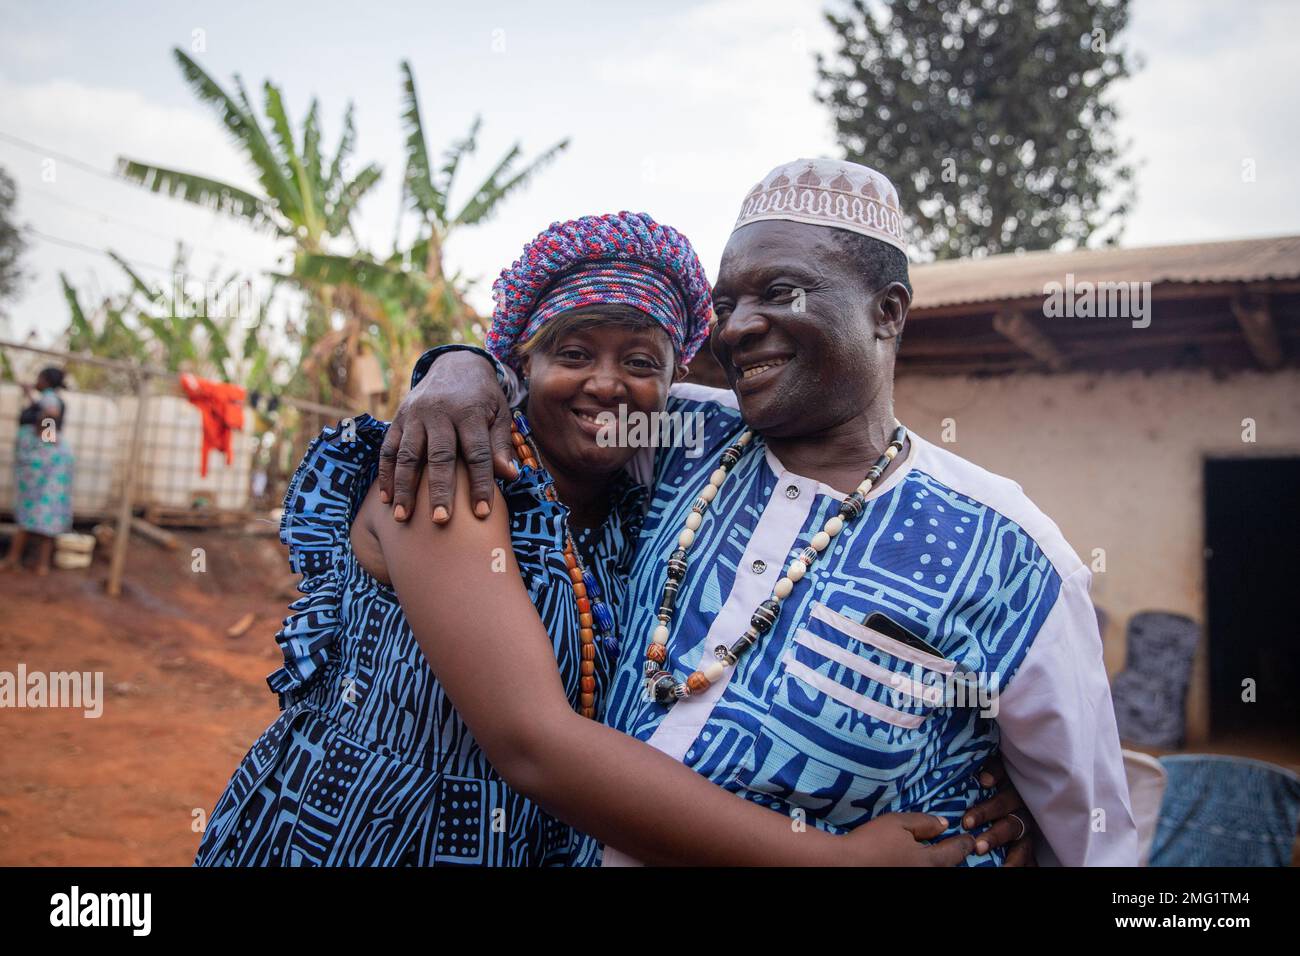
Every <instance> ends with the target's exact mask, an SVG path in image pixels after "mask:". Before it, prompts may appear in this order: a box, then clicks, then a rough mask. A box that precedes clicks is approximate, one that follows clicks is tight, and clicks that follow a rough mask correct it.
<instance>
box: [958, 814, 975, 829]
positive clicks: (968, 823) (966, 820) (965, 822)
mask: <svg viewBox="0 0 1300 956" xmlns="http://www.w3.org/2000/svg"><path fill="white" fill-rule="evenodd" d="M961 825H962V826H963V827H965V828H966V829H967V830H969V829H970V828H971V827H973V826H974V825H975V818H974V817H972V816H964V817H962V818H961Z"/></svg>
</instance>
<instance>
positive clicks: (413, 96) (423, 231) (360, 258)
mask: <svg viewBox="0 0 1300 956" xmlns="http://www.w3.org/2000/svg"><path fill="white" fill-rule="evenodd" d="M401 79H402V101H403V109H402V122H403V126H404V128H405V131H406V173H405V176H404V177H403V181H402V200H403V208H404V211H405V212H407V213H408V214H409V215H410V216H412V217H413V219H414V221H415V222H414V224H415V229H414V234H413V235H414V238H413V239H412V240H411V242H410V243H409V245H406V246H405V247H402V246H401V245H400V239H395V240H394V250H393V252H392V253H390V254H389V255H388V256H386V257H384V258H382V259H380V258H378V257H376V256H374V255H371V254H370V253H367V252H359V253H357V254H355V255H352V256H340V255H332V254H328V253H307V254H304V255H303V256H301V257H300V258H299V260H298V261H297V263H296V269H295V273H294V276H293V277H294V278H295V279H296V280H297V281H299V282H300V283H302V284H304V285H306V286H308V287H319V288H324V287H330V286H333V287H335V288H336V289H339V290H346V291H345V292H341V293H340V294H341V295H343V296H344V297H345V299H346V301H347V304H348V306H349V310H350V311H351V313H352V314H354V315H355V316H356V317H357V318H358V320H359V326H358V328H357V329H355V330H353V329H343V330H339V332H337V333H336V338H337V339H338V340H339V341H340V342H341V341H343V340H346V339H347V338H348V336H349V335H359V336H360V337H361V338H362V339H363V340H364V341H366V342H367V343H368V344H369V345H370V346H371V347H372V348H373V349H374V351H375V352H376V354H377V355H378V356H379V358H380V361H381V363H382V364H383V365H384V367H385V371H386V374H387V377H388V381H389V385H390V387H389V389H388V401H387V407H386V409H385V413H386V414H388V415H391V414H392V413H393V412H394V411H395V410H396V407H397V403H398V402H399V401H400V399H401V396H402V393H403V391H404V387H405V381H404V379H405V375H406V370H407V369H409V368H410V367H411V365H412V364H414V362H415V359H416V357H418V355H419V354H420V352H421V351H422V350H423V349H424V348H426V347H428V346H429V345H432V344H438V343H441V342H447V341H453V340H456V341H464V340H466V339H471V338H474V337H476V335H477V333H476V332H475V328H474V323H475V320H476V319H477V316H476V315H475V314H474V310H473V309H472V308H471V307H470V306H469V304H468V303H467V302H466V301H465V298H464V295H465V292H466V291H467V289H468V288H469V283H468V282H467V281H466V280H465V278H464V277H463V276H462V275H461V274H460V273H454V274H448V272H447V269H446V264H445V262H444V260H443V249H444V247H445V244H446V242H447V239H448V238H449V237H450V236H451V235H453V234H454V233H455V232H457V231H458V230H460V229H462V228H465V227H470V226H474V225H477V224H479V223H482V222H484V221H486V220H487V219H488V218H490V217H491V216H492V215H493V214H494V213H495V212H496V211H497V210H498V209H499V208H500V206H501V204H502V202H504V200H505V199H506V198H507V197H508V196H510V195H511V194H513V193H515V192H517V191H518V190H520V189H522V188H523V187H524V186H526V185H527V184H528V183H529V181H530V180H532V178H533V177H534V176H535V175H536V174H537V173H538V172H539V171H540V170H541V169H542V168H543V167H544V166H546V165H547V164H548V163H550V162H551V161H552V160H553V159H554V158H555V157H556V156H557V155H559V153H561V152H562V151H563V150H565V149H566V148H567V147H568V145H569V141H568V140H567V139H563V140H560V141H559V142H557V143H555V144H554V145H552V146H551V147H549V148H548V149H546V150H544V151H543V152H542V153H541V154H540V155H538V156H537V157H536V158H535V159H533V160H532V161H531V162H528V163H526V164H524V165H522V166H521V165H520V157H521V156H522V155H523V149H522V147H521V145H520V144H519V143H515V144H514V145H513V146H512V147H511V148H510V149H509V150H507V151H506V153H505V155H504V156H502V157H501V158H500V159H499V160H498V161H497V162H496V164H495V165H494V166H493V167H492V169H491V171H490V172H489V173H488V175H487V177H486V178H485V179H483V180H482V181H481V182H480V184H479V186H478V188H477V189H475V190H474V191H473V193H471V194H470V196H469V198H468V199H466V200H465V201H464V202H463V203H461V204H460V205H454V204H453V199H452V196H453V190H454V189H455V186H456V175H457V173H458V172H459V170H460V168H461V164H462V161H463V160H465V158H466V157H468V156H470V155H471V154H473V153H474V151H475V150H476V149H477V148H478V134H479V130H480V128H481V126H482V120H481V118H480V117H476V118H475V119H474V121H473V123H472V124H471V126H470V129H469V133H468V134H467V135H466V136H465V138H464V139H461V140H458V141H457V142H455V143H453V144H452V145H451V146H450V147H449V148H448V149H447V150H446V152H445V153H444V154H443V157H442V162H441V165H440V166H439V167H438V168H437V169H435V168H434V164H433V161H432V159H431V158H430V157H431V150H430V148H429V141H428V138H427V137H426V136H425V132H424V122H423V119H422V117H421V114H420V103H419V96H418V94H417V92H416V88H415V75H414V72H413V71H412V69H411V65H410V63H409V62H406V61H403V62H402V64H401ZM398 231H399V236H400V234H401V224H399V230H398ZM318 345H319V346H320V347H323V348H329V347H337V343H336V342H331V341H330V340H328V339H322V340H321V341H320V342H319V343H318Z"/></svg>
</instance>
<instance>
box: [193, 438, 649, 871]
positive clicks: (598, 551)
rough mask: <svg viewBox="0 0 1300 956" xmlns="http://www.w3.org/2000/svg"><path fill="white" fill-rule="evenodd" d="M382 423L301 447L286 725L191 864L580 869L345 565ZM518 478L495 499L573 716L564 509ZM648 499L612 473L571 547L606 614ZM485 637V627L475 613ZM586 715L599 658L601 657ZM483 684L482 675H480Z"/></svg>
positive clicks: (583, 839)
mask: <svg viewBox="0 0 1300 956" xmlns="http://www.w3.org/2000/svg"><path fill="white" fill-rule="evenodd" d="M387 428H388V425H387V424H386V423H384V422H377V421H375V420H374V419H372V418H370V416H368V415H361V416H358V418H357V419H356V420H355V421H354V422H351V423H350V424H349V425H348V427H330V428H327V429H325V431H324V432H323V433H322V435H321V436H320V437H319V438H318V439H316V441H315V442H313V443H312V446H311V447H310V448H309V449H308V451H307V455H306V456H305V457H304V459H303V462H302V464H301V465H300V466H299V467H298V470H297V472H296V473H295V475H294V477H293V480H292V481H291V482H290V486H289V492H288V494H287V495H286V498H285V511H284V519H283V521H282V523H281V532H280V534H281V540H282V541H283V542H284V543H285V544H286V545H288V547H289V552H290V564H291V567H292V568H293V569H294V570H295V571H297V572H300V573H301V574H302V575H303V581H302V584H301V585H300V586H299V587H300V590H302V591H303V597H301V598H299V599H298V600H297V601H295V602H294V603H293V604H292V605H291V606H290V610H291V612H292V613H291V614H290V615H289V617H288V618H287V619H286V620H285V622H284V627H283V628H282V630H281V631H280V633H279V634H278V635H277V639H278V641H279V643H280V645H281V648H282V650H283V652H284V666H283V667H281V668H280V669H279V670H278V671H276V672H275V673H274V674H272V675H271V676H270V678H268V683H269V684H270V686H271V689H272V690H274V691H276V692H277V693H278V694H279V695H280V703H281V708H282V710H283V713H282V714H281V715H280V718H279V719H278V720H276V721H275V723H274V724H272V725H271V727H269V728H268V729H267V730H266V732H265V733H263V734H262V736H261V737H260V738H259V739H258V740H257V742H256V743H255V744H254V745H253V747H252V749H251V750H250V751H249V752H248V755H247V756H246V757H245V758H244V760H243V762H242V763H241V764H240V766H239V768H238V769H237V770H236V771H235V774H234V776H233V777H232V778H231V781H230V783H229V785H228V786H227V788H226V791H225V793H224V794H223V795H222V796H221V798H220V800H219V801H218V803H217V806H216V809H215V810H214V811H213V813H212V816H211V818H210V819H209V820H208V824H207V827H206V828H205V830H204V834H203V841H202V844H201V845H200V847H199V853H198V858H197V860H196V863H198V864H199V865H210V866H223V865H224V866H273V865H299V866H339V865H349V866H400V865H417V866H422V865H442V864H454V865H462V866H465V865H468V866H502V865H505V866H542V865H569V866H582V865H591V864H594V863H595V862H596V861H597V852H598V847H597V846H596V843H595V841H594V840H592V839H591V838H590V837H587V836H585V835H583V834H581V833H578V832H577V831H575V830H573V829H572V828H571V827H569V826H567V825H565V824H564V823H563V822H561V821H559V820H557V819H555V818H554V817H552V816H550V815H549V814H547V813H546V812H545V811H544V810H542V808H540V807H538V806H537V805H536V804H534V803H532V802H531V801H530V800H528V799H527V798H526V797H524V796H523V795H522V794H520V793H518V792H516V791H514V790H513V789H511V788H510V786H509V785H508V784H507V783H506V781H505V780H503V779H502V778H501V776H500V775H499V774H498V773H497V772H496V770H495V769H493V767H492V766H491V765H490V764H489V763H488V761H487V759H486V757H485V756H484V754H483V752H482V750H481V748H480V747H479V745H478V742H477V741H476V740H475V739H474V737H473V735H471V734H470V732H469V728H468V727H467V726H466V725H465V723H464V721H463V720H462V719H461V717H460V715H459V714H458V713H457V712H456V710H455V708H454V707H453V705H452V702H451V700H450V699H449V698H448V696H447V694H446V692H445V691H444V690H443V688H442V685H441V684H440V683H439V681H438V679H437V677H436V675H435V674H434V673H433V670H432V669H431V668H430V667H429V663H428V660H427V659H426V658H425V656H424V653H423V651H421V650H420V647H419V645H418V644H417V643H416V641H415V636H414V634H412V632H411V628H410V625H409V624H408V623H407V621H406V618H405V616H404V615H403V614H402V609H401V606H400V605H399V604H398V601H397V595H396V593H395V592H394V591H393V589H392V588H391V587H388V586H387V585H384V584H382V583H380V582H379V581H376V580H375V579H374V578H373V577H371V576H370V574H369V573H368V572H367V571H366V570H365V569H364V568H363V567H362V566H361V565H360V563H359V562H358V561H357V560H356V556H355V554H354V553H353V551H352V546H351V534H350V529H351V525H352V520H353V518H354V517H355V516H356V513H357V509H358V507H359V506H360V505H361V502H362V501H363V500H364V499H365V496H366V492H367V491H368V489H369V487H370V485H371V483H372V482H373V481H374V478H375V475H376V473H377V471H378V462H379V449H380V447H381V445H382V444H383V439H384V434H385V433H386V431H387ZM548 483H549V479H544V478H543V476H542V474H541V473H540V472H538V471H535V470H533V469H527V470H526V471H525V473H524V474H521V475H520V476H519V477H518V478H516V479H514V480H513V481H509V482H501V483H500V488H501V494H502V497H503V498H504V500H505V502H506V504H507V505H508V507H509V510H510V534H511V542H512V546H513V550H514V554H515V559H516V561H517V563H518V565H519V570H520V574H521V575H522V577H523V581H524V586H525V588H526V589H527V591H528V595H529V597H530V599H531V600H532V602H533V604H534V605H535V606H536V608H537V612H538V614H539V616H540V617H541V620H542V623H543V625H544V626H545V627H546V629H547V632H548V633H549V634H550V636H551V640H552V643H553V644H554V647H555V654H556V662H557V666H558V668H559V675H560V679H561V681H562V683H563V685H564V688H565V693H566V694H567V695H568V697H569V700H570V703H571V704H573V705H574V707H575V708H576V707H577V706H578V703H579V666H580V656H581V641H580V638H579V633H578V627H579V625H578V610H577V603H576V598H575V596H574V593H573V587H572V584H571V583H570V580H569V571H568V567H567V566H566V564H565V562H564V540H565V531H566V525H567V521H566V516H567V512H566V510H565V508H564V506H563V505H562V504H560V503H559V502H557V501H548V500H547V498H546V495H545V491H546V486H547V484H548ZM644 500H645V489H644V488H642V487H641V486H640V485H636V484H634V483H633V482H632V481H631V480H630V479H627V478H625V477H623V476H620V478H619V479H618V480H617V481H616V483H615V485H614V487H613V488H612V489H611V501H612V504H613V508H612V510H611V514H610V517H609V519H608V520H607V521H606V523H605V524H604V525H602V526H601V527H599V528H595V529H592V530H591V531H584V532H579V533H576V534H575V536H574V544H575V546H576V547H577V549H578V551H579V553H580V554H581V556H582V559H583V563H584V564H585V566H586V569H587V570H588V571H591V572H592V573H594V574H595V576H596V578H597V579H599V580H600V581H601V584H602V587H603V590H604V592H605V593H606V594H607V595H609V596H610V600H611V601H619V600H621V599H622V597H623V595H624V594H625V593H626V590H627V573H628V567H629V565H630V561H631V550H632V545H633V542H634V541H635V539H636V534H637V531H638V530H639V527H640V523H641V519H642V507H643V504H644ZM485 624H486V625H489V626H490V617H485ZM595 665H596V666H595V670H596V674H595V676H596V700H597V708H598V709H600V708H601V707H602V706H603V703H604V697H605V693H606V690H607V688H608V686H609V670H610V667H611V661H610V660H609V657H608V655H607V653H606V652H605V651H604V650H603V649H602V648H600V646H599V645H598V647H597V653H596V662H595ZM485 679H487V680H490V679H491V677H490V675H485Z"/></svg>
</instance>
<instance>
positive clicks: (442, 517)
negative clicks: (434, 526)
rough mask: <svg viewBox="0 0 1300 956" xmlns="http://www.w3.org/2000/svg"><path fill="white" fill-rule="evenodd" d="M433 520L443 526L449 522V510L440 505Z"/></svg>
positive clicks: (435, 509) (435, 510)
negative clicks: (445, 522)
mask: <svg viewBox="0 0 1300 956" xmlns="http://www.w3.org/2000/svg"><path fill="white" fill-rule="evenodd" d="M433 520H434V521H436V522H438V524H442V523H443V522H444V521H446V520H447V509H446V508H444V507H443V506H442V505H438V507H436V508H434V509H433Z"/></svg>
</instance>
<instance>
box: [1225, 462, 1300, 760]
mask: <svg viewBox="0 0 1300 956" xmlns="http://www.w3.org/2000/svg"><path fill="white" fill-rule="evenodd" d="M1205 545H1206V553H1205V583H1206V603H1207V612H1206V613H1207V629H1208V633H1209V640H1210V728H1211V732H1212V733H1213V735H1214V736H1215V737H1225V736H1232V737H1242V738H1248V739H1250V740H1253V741H1254V740H1257V741H1270V742H1272V741H1276V742H1278V743H1292V744H1293V743H1294V742H1295V741H1296V740H1297V738H1300V581H1298V580H1297V571H1300V561H1297V556H1298V555H1300V458H1248V459H1247V458H1232V459H1215V460H1208V461H1206V463H1205ZM1247 678H1252V679H1253V680H1254V681H1255V702H1254V703H1245V702H1243V701H1242V692H1243V688H1242V682H1243V681H1244V680H1246V679H1247Z"/></svg>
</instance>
